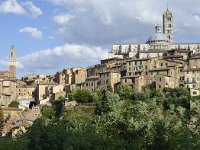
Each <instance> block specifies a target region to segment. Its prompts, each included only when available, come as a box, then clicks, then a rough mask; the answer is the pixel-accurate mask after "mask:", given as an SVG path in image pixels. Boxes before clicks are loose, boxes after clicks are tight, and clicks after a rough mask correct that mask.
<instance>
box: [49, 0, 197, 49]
mask: <svg viewBox="0 0 200 150" xmlns="http://www.w3.org/2000/svg"><path fill="white" fill-rule="evenodd" d="M46 1H49V2H51V3H52V4H54V5H57V6H59V7H63V8H64V9H66V12H65V13H63V12H62V13H61V14H59V13H57V14H55V17H54V21H55V25H56V29H57V33H58V34H59V35H61V36H62V37H63V38H65V40H66V41H67V42H71V43H81V44H91V45H108V44H109V45H111V44H113V43H123V42H129V43H135V42H139V43H141V42H146V40H147V39H148V38H149V36H150V35H151V34H152V33H153V32H154V26H155V25H156V24H157V23H160V24H161V23H162V15H163V12H164V11H165V10H166V7H167V2H163V1H158V0H151V1H150V0H90V1H88V0H46ZM168 3H169V8H170V10H172V12H173V15H174V36H175V41H178V42H181V41H182V42H187V41H188V39H190V40H189V41H188V42H192V41H191V40H196V41H198V39H196V38H194V37H198V36H199V34H200V25H199V24H200V22H199V19H198V17H199V16H200V8H199V7H198V6H199V5H200V1H199V0H193V2H192V3H191V2H190V1H187V0H176V1H174V0H169V1H168ZM69 14H70V15H72V16H73V18H70V19H66V20H67V21H65V20H64V19H63V20H62V19H61V18H60V19H58V18H57V19H55V18H56V17H57V16H59V17H60V16H67V15H69ZM133 39H134V40H133Z"/></svg>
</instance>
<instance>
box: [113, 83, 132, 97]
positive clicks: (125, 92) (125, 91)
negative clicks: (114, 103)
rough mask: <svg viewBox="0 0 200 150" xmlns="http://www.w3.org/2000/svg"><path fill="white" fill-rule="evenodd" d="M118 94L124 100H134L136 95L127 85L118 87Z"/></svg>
mask: <svg viewBox="0 0 200 150" xmlns="http://www.w3.org/2000/svg"><path fill="white" fill-rule="evenodd" d="M117 93H118V94H119V97H120V99H122V100H132V99H133V98H134V94H135V93H134V90H133V89H132V88H131V87H130V86H128V85H126V84H120V85H119V86H118V87H117Z"/></svg>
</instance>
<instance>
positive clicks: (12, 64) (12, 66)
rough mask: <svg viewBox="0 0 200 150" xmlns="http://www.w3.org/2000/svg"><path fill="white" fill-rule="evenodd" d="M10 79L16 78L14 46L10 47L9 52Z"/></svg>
mask: <svg viewBox="0 0 200 150" xmlns="http://www.w3.org/2000/svg"><path fill="white" fill-rule="evenodd" d="M9 79H16V52H15V48H14V46H12V47H11V48H10V54H9Z"/></svg>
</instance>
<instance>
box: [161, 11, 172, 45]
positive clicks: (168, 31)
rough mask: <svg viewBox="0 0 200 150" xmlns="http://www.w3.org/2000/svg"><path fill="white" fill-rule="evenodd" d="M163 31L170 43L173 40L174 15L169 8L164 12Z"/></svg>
mask: <svg viewBox="0 0 200 150" xmlns="http://www.w3.org/2000/svg"><path fill="white" fill-rule="evenodd" d="M163 33H164V34H165V35H166V36H167V38H168V40H169V42H170V43H172V42H173V15H172V12H171V11H170V10H169V9H168V8H167V10H166V11H165V12H164V14H163Z"/></svg>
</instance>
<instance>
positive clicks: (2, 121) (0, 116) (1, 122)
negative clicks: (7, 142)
mask: <svg viewBox="0 0 200 150" xmlns="http://www.w3.org/2000/svg"><path fill="white" fill-rule="evenodd" d="M3 125H4V118H3V112H2V110H1V109H0V134H1V131H2V128H3ZM0 136H1V135H0Z"/></svg>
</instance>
